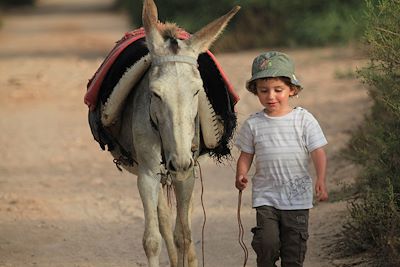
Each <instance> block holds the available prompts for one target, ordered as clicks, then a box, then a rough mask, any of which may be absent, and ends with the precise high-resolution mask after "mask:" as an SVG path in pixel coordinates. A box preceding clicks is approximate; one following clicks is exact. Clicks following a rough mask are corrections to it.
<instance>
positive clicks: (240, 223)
mask: <svg viewBox="0 0 400 267" xmlns="http://www.w3.org/2000/svg"><path fill="white" fill-rule="evenodd" d="M241 206H242V190H239V196H238V208H237V219H238V224H239V244H240V246H241V247H242V249H243V252H244V262H243V267H246V264H247V260H248V258H249V250H248V249H247V247H246V244H245V243H244V241H243V237H244V227H243V224H242V219H241V217H240V207H241Z"/></svg>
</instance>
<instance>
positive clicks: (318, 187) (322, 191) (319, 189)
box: [315, 180, 328, 201]
mask: <svg viewBox="0 0 400 267" xmlns="http://www.w3.org/2000/svg"><path fill="white" fill-rule="evenodd" d="M315 194H316V195H317V200H318V201H326V200H328V191H327V190H326V185H325V183H324V182H322V181H319V180H317V183H316V184H315Z"/></svg>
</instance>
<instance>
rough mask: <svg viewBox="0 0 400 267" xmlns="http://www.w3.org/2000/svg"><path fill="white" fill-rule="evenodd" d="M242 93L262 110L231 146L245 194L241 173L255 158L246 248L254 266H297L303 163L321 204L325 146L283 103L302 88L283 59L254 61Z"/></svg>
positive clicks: (303, 230)
mask: <svg viewBox="0 0 400 267" xmlns="http://www.w3.org/2000/svg"><path fill="white" fill-rule="evenodd" d="M246 88H247V90H249V91H250V92H251V93H253V94H255V95H257V97H258V99H259V101H260V103H261V104H262V105H263V106H264V109H263V110H262V111H260V112H258V113H255V114H253V115H251V116H250V117H249V118H248V119H247V120H246V121H245V122H244V123H243V125H242V128H241V130H240V131H239V134H238V137H237V139H236V142H235V145H236V146H237V147H238V148H239V149H240V150H241V154H240V156H239V159H238V162H237V170H236V188H237V189H239V190H243V189H245V188H246V186H247V183H248V177H247V172H248V171H249V169H250V166H251V164H252V162H253V158H254V155H255V156H256V157H255V158H256V161H255V168H256V173H255V175H254V177H253V178H252V185H253V186H252V198H253V208H256V211H257V215H256V216H257V218H256V219H257V226H256V227H254V228H253V229H252V232H253V234H254V236H253V241H252V247H253V249H254V251H255V252H256V254H257V266H258V267H261V266H262V267H270V266H271V267H273V266H276V265H275V262H276V261H277V260H278V259H279V257H280V258H281V266H282V267H294V266H303V261H304V258H305V253H306V248H307V247H306V244H307V239H308V213H309V209H310V208H312V199H313V190H312V178H311V177H310V175H309V173H308V160H309V155H311V158H312V161H313V163H314V167H315V170H316V175H317V179H316V185H315V191H316V195H317V199H318V200H319V201H325V200H327V199H328V192H327V189H326V184H325V172H326V155H325V152H324V149H323V146H325V145H326V144H327V141H326V139H325V137H324V134H323V132H322V130H321V128H320V126H319V124H318V122H317V120H316V119H315V118H314V117H313V116H312V115H311V114H310V113H309V112H308V111H306V110H305V109H303V108H299V107H297V108H292V107H291V106H290V104H289V98H290V97H292V96H295V95H297V94H298V93H299V92H300V91H301V90H302V87H301V85H300V83H299V81H298V80H297V79H296V76H295V74H294V64H293V62H292V61H291V60H290V58H289V57H288V56H287V55H286V54H284V53H280V52H275V51H271V52H267V53H264V54H261V55H259V56H258V57H256V58H255V59H254V61H253V66H252V77H251V79H250V80H249V81H248V82H247V83H246Z"/></svg>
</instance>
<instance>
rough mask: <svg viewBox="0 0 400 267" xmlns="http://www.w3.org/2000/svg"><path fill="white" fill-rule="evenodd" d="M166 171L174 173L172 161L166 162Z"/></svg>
mask: <svg viewBox="0 0 400 267" xmlns="http://www.w3.org/2000/svg"><path fill="white" fill-rule="evenodd" d="M167 169H168V170H170V171H173V172H176V168H175V166H174V163H173V162H172V160H170V161H168V164H167Z"/></svg>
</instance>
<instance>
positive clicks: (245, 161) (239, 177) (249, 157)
mask: <svg viewBox="0 0 400 267" xmlns="http://www.w3.org/2000/svg"><path fill="white" fill-rule="evenodd" d="M253 157H254V154H249V153H246V152H243V151H242V152H241V153H240V156H239V159H238V161H237V165H236V183H235V186H236V188H237V189H239V190H243V189H245V188H246V187H247V182H248V178H247V172H248V171H249V169H250V166H251V163H252V162H253Z"/></svg>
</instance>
